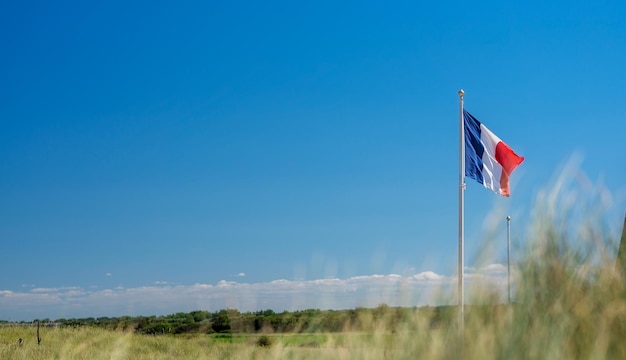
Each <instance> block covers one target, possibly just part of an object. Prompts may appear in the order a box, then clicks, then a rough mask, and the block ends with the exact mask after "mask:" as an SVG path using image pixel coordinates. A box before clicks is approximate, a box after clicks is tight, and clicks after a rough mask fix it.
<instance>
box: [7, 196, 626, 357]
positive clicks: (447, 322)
mask: <svg viewBox="0 0 626 360" xmlns="http://www.w3.org/2000/svg"><path fill="white" fill-rule="evenodd" d="M568 194H570V195H571V193H568ZM588 195H589V194H588V193H586V194H585V196H584V197H582V198H575V197H574V198H572V196H569V195H568V196H561V194H559V193H558V192H557V193H556V194H555V193H545V194H543V195H542V194H540V196H539V197H538V201H537V206H536V208H535V212H534V220H533V221H532V223H531V225H530V227H529V229H528V231H527V234H526V235H525V238H524V239H523V242H522V243H523V246H522V247H521V248H520V249H518V250H517V252H518V253H520V256H519V257H518V259H517V260H516V261H515V266H514V267H515V272H514V278H515V279H514V280H515V292H514V302H513V303H512V304H506V301H505V299H502V298H501V295H500V294H501V292H498V291H495V290H494V289H493V287H491V286H489V284H481V283H480V282H473V283H472V286H471V287H468V289H467V296H468V303H469V304H474V305H472V306H467V308H466V311H465V326H464V331H463V332H461V331H460V329H459V326H458V321H457V317H456V316H448V317H444V319H443V321H442V320H441V318H437V319H435V318H434V316H436V313H435V312H428V311H422V310H420V309H409V310H408V311H404V312H403V314H404V315H403V316H402V317H401V318H393V319H390V318H389V317H391V316H395V314H397V312H394V311H388V312H387V313H386V314H387V315H385V314H382V316H379V317H373V316H372V312H362V313H361V315H360V318H359V319H358V320H359V321H358V323H359V324H360V325H359V329H354V328H351V324H350V323H346V324H345V326H344V327H343V329H342V330H341V331H337V332H313V333H307V332H298V333H272V332H268V333H263V332H259V333H250V334H243V333H239V334H238V333H234V334H228V335H224V334H200V333H199V334H183V335H147V334H140V333H137V332H136V331H133V330H132V329H130V330H129V329H119V330H110V329H103V328H98V327H93V326H77V327H42V328H41V338H42V343H41V344H40V345H37V336H36V328H35V327H33V326H3V327H0V358H1V359H137V360H138V359H259V360H261V359H363V360H367V359H372V360H374V359H376V360H380V359H461V358H462V359H481V360H484V359H487V360H488V359H626V287H625V281H626V276H625V275H626V271H625V270H624V266H623V265H626V261H623V262H622V263H620V262H619V261H616V260H617V259H618V258H620V257H622V258H623V257H626V253H624V252H619V251H618V248H619V243H620V239H619V232H620V231H621V230H622V229H620V230H618V231H614V230H615V228H616V226H614V224H608V223H607V221H608V220H607V219H612V218H614V216H607V214H606V211H605V210H606V208H607V206H606V201H605V198H604V197H601V196H600V197H597V196H588ZM591 195H593V194H591ZM603 199H604V200H603ZM620 216H623V215H622V214H620ZM620 225H621V224H620ZM622 236H623V235H622ZM622 242H624V240H622ZM624 250H626V249H624ZM476 304H480V305H476ZM452 309H453V310H455V309H454V308H452ZM363 329H367V330H366V331H363ZM19 338H23V339H24V343H23V344H22V345H21V346H20V345H18V339H19Z"/></svg>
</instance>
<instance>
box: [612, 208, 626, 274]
mask: <svg viewBox="0 0 626 360" xmlns="http://www.w3.org/2000/svg"><path fill="white" fill-rule="evenodd" d="M615 265H616V266H615V267H616V269H617V271H618V272H619V274H620V276H622V281H624V280H626V214H625V215H624V227H623V228H622V239H621V241H620V243H619V249H618V250H617V259H616V260H615Z"/></svg>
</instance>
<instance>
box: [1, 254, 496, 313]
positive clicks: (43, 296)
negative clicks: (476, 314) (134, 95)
mask: <svg viewBox="0 0 626 360" xmlns="http://www.w3.org/2000/svg"><path fill="white" fill-rule="evenodd" d="M503 275H506V267H505V266H503V265H501V264H492V265H489V266H486V267H483V268H480V269H467V272H466V277H467V278H466V279H467V280H466V281H467V284H468V285H467V286H470V285H471V283H472V282H473V281H474V280H473V279H479V280H480V281H481V282H485V281H488V282H490V283H492V284H495V286H496V287H497V288H502V290H504V288H503V284H504V283H503V282H502V278H503ZM455 291H456V277H454V276H445V275H441V274H437V273H434V272H432V271H425V272H422V273H419V274H415V275H408V276H402V275H398V274H387V275H382V274H371V275H363V276H354V277H350V278H345V279H341V278H324V279H313V280H287V279H277V280H273V281H269V282H262V283H245V282H235V281H226V280H221V281H219V282H218V283H217V284H199V283H198V284H193V285H180V284H175V283H169V282H166V281H156V282H154V284H153V285H150V286H140V287H134V288H125V287H121V286H119V287H115V288H107V289H99V288H93V287H88V288H81V287H75V286H74V287H59V288H44V287H38V288H33V289H30V291H26V292H14V291H11V290H0V319H12V320H32V319H34V318H43V317H47V318H51V319H57V318H72V317H74V318H77V317H99V316H122V315H133V316H135V315H160V314H170V313H175V312H179V311H183V312H188V311H192V310H198V309H200V310H208V311H216V310H219V309H225V308H236V309H238V310H240V311H255V310H262V309H273V310H275V311H282V310H301V309H310V308H318V309H346V308H355V307H358V306H363V307H374V306H377V305H379V304H381V303H385V304H388V305H390V306H421V305H439V304H442V303H446V299H449V300H450V301H449V302H452V303H454V302H455V299H456V297H455ZM446 294H447V296H446Z"/></svg>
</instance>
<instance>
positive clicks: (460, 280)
mask: <svg viewBox="0 0 626 360" xmlns="http://www.w3.org/2000/svg"><path fill="white" fill-rule="evenodd" d="M463 95H465V92H464V91H463V89H461V90H459V99H460V112H459V118H460V119H459V120H460V121H459V122H460V132H459V264H458V293H457V295H458V297H459V298H458V303H459V330H460V332H461V334H463V330H464V323H465V315H464V313H465V306H464V302H465V301H464V291H463V268H464V264H463V258H464V250H463V242H464V239H463V234H464V229H465V223H464V220H465V219H464V206H465V198H464V195H465V124H464V121H463Z"/></svg>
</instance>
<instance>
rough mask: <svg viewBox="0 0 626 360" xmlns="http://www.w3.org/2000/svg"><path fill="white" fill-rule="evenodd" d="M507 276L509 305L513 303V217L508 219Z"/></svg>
mask: <svg viewBox="0 0 626 360" xmlns="http://www.w3.org/2000/svg"><path fill="white" fill-rule="evenodd" d="M506 266H507V268H506V276H507V288H508V292H509V304H510V303H511V217H510V216H507V217H506Z"/></svg>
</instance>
